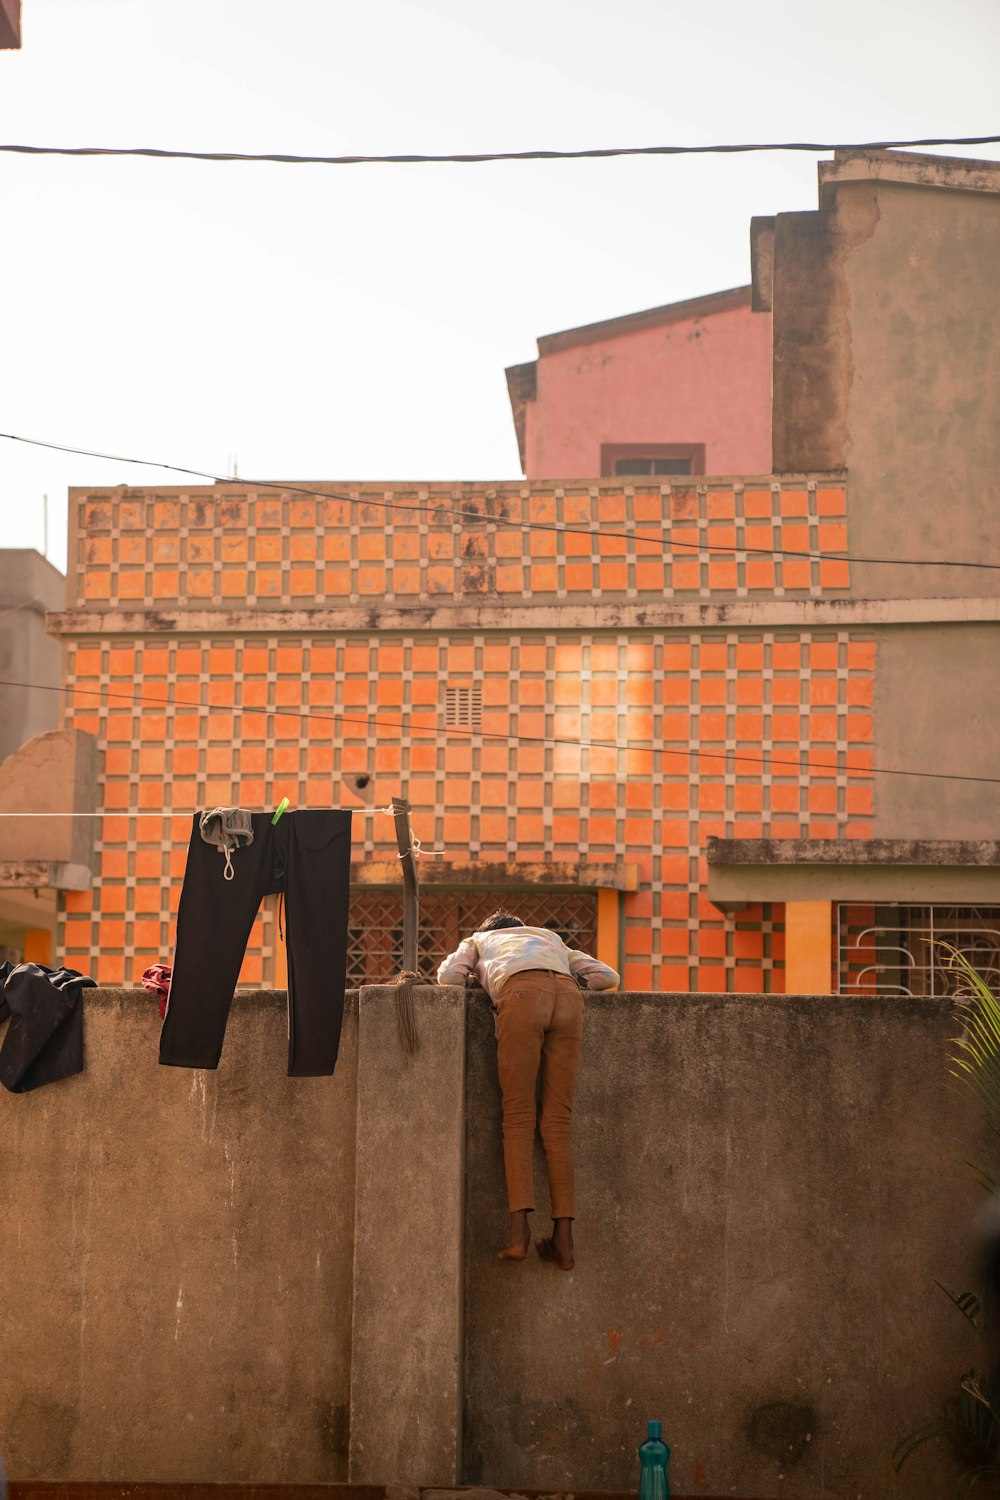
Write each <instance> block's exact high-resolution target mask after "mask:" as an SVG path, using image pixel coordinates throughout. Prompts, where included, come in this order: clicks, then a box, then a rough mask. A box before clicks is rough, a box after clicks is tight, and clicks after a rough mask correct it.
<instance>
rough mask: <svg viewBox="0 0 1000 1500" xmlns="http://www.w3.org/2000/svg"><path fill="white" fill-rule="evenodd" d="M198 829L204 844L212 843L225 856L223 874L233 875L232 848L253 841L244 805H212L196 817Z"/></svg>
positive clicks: (241, 846)
mask: <svg viewBox="0 0 1000 1500" xmlns="http://www.w3.org/2000/svg"><path fill="white" fill-rule="evenodd" d="M198 831H199V833H200V834H201V836H202V838H203V839H204V840H205V843H206V844H212V845H213V846H214V847H215V848H216V849H218V851H219V853H220V854H224V855H225V856H226V868H225V870H224V872H223V873H224V874H225V876H226V879H227V880H231V879H232V875H233V859H232V856H233V850H234V849H241V848H243V847H244V846H245V845H247V844H252V843H253V823H252V822H251V820H250V814H249V813H248V812H247V810H246V808H245V807H213V808H212V810H211V812H203V813H202V815H201V817H200V818H199V819H198Z"/></svg>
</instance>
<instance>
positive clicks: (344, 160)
mask: <svg viewBox="0 0 1000 1500" xmlns="http://www.w3.org/2000/svg"><path fill="white" fill-rule="evenodd" d="M998 142H1000V135H966V136H927V137H925V138H923V139H922V140H911V141H855V142H842V141H767V142H759V143H751V142H740V143H737V144H732V145H711V146H603V147H589V148H584V149H582V150H579V151H543V150H534V151H454V152H441V153H439V154H434V153H431V154H423V153H419V152H393V153H390V154H387V155H383V156H361V155H342V156H307V155H297V154H295V153H292V152H286V151H176V150H171V149H169V148H166V147H162V146H30V145H0V152H7V153H16V154H19V155H22V156H149V157H157V158H160V159H165V160H168V161H213V162H230V161H244V162H272V163H276V164H278V165H280V166H324V167H354V166H368V167H371V166H386V165H396V166H418V165H421V164H431V163H439V164H445V163H448V164H456V165H460V166H461V165H475V164H479V163H482V162H491V161H598V160H603V159H605V158H607V157H617V156H712V155H718V156H724V155H734V154H738V153H745V152H751V151H809V152H818V151H891V150H905V149H907V148H909V147H913V146H992V145H996V144H997V143H998Z"/></svg>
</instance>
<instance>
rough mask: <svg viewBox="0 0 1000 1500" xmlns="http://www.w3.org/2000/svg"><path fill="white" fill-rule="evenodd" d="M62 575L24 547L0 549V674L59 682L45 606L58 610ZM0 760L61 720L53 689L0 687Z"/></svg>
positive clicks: (56, 649) (23, 679)
mask: <svg viewBox="0 0 1000 1500" xmlns="http://www.w3.org/2000/svg"><path fill="white" fill-rule="evenodd" d="M65 595H66V579H65V577H64V576H63V574H62V573H60V572H59V569H58V568H54V567H53V566H52V564H51V563H50V562H48V561H46V559H45V558H44V557H42V556H41V555H40V553H38V552H34V551H32V550H31V549H30V548H27V547H8V548H4V549H2V550H0V678H3V679H4V680H6V681H8V682H10V681H13V682H31V683H41V684H43V685H46V686H48V687H51V688H57V687H58V686H59V646H58V644H57V642H56V641H54V640H53V639H52V638H51V636H48V635H46V633H45V611H46V610H47V609H60V608H61V607H62V605H63V603H64V601H65ZM0 704H2V708H3V711H2V713H0V761H2V760H5V759H6V757H7V756H8V755H13V753H14V751H15V750H17V749H18V748H19V747H20V746H21V745H23V744H24V742H25V740H30V739H32V738H33V737H34V736H35V735H36V734H44V733H45V731H46V730H49V729H55V727H56V725H57V724H58V723H59V722H60V718H61V708H62V702H61V697H60V694H59V693H57V692H37V691H35V692H33V691H31V690H29V689H28V688H19V687H0Z"/></svg>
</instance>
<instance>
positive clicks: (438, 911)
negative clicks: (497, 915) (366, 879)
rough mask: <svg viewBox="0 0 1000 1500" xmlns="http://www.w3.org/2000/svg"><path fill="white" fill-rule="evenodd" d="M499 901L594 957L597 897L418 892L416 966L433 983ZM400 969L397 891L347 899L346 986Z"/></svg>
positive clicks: (548, 893) (356, 893)
mask: <svg viewBox="0 0 1000 1500" xmlns="http://www.w3.org/2000/svg"><path fill="white" fill-rule="evenodd" d="M501 899H502V903H503V904H504V905H505V906H506V907H507V908H508V910H511V911H513V912H514V913H515V914H516V915H517V916H519V917H520V918H521V921H522V922H524V923H526V924H527V925H528V926H529V927H550V928H551V929H552V931H553V932H557V933H558V934H559V936H560V937H561V938H562V940H563V942H564V943H566V944H567V946H568V947H570V948H582V949H583V950H584V952H586V953H593V951H594V948H595V947H596V945H597V897H596V895H595V894H592V893H590V892H580V891H570V892H559V891H511V892H509V893H508V894H506V895H504V896H503V898H500V897H499V896H498V895H497V894H496V893H480V892H465V891H435V890H428V889H427V887H426V886H425V887H424V888H423V889H422V890H421V892H420V932H419V935H418V966H419V969H420V973H421V974H422V975H423V976H424V978H426V979H433V978H434V975H435V972H436V971H437V968H438V965H439V964H440V963H441V962H442V960H443V959H445V958H446V957H447V956H448V954H449V953H453V952H454V950H455V949H456V948H457V947H458V945H459V943H460V942H461V941H462V938H464V937H468V935H469V933H470V932H475V930H476V928H477V926H478V925H479V923H480V922H482V921H485V919H486V918H487V917H488V916H489V915H490V913H491V912H494V911H496V909H497V907H498V906H499V905H500V904H501ZM402 967H403V896H402V892H401V891H388V890H362V891H354V892H352V895H351V909H350V919H349V924H348V945H347V984H348V988H349V989H356V988H357V987H358V986H359V985H362V984H384V983H386V981H388V980H390V979H394V978H395V976H396V975H397V974H398V973H399V971H400V969H401V968H402Z"/></svg>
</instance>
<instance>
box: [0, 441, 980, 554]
mask: <svg viewBox="0 0 1000 1500" xmlns="http://www.w3.org/2000/svg"><path fill="white" fill-rule="evenodd" d="M0 439H4V440H5V441H7V442H11V443H25V444H27V445H28V446H29V447H32V448H47V449H51V450H52V451H53V452H56V453H73V454H76V455H78V456H79V457H81V458H98V459H101V460H102V461H104V462H107V463H117V464H136V465H138V466H139V467H141V468H145V469H168V470H169V471H170V472H171V473H172V474H187V475H190V476H191V477H192V478H194V479H209V480H211V481H212V483H213V484H235V485H239V486H240V488H242V489H248V490H258V489H265V490H279V491H280V492H281V493H282V494H290V495H308V496H310V497H311V498H313V499H319V500H343V501H345V502H346V503H347V504H348V505H370V506H373V507H374V508H375V509H376V510H386V511H401V512H403V513H404V514H406V513H412V514H413V515H430V516H435V517H437V518H438V519H440V517H441V516H442V515H445V516H451V517H453V519H454V520H456V521H462V522H465V523H466V524H468V523H470V522H471V523H474V524H476V525H480V526H482V525H495V526H505V527H507V529H508V530H512V531H548V532H555V533H556V534H557V535H559V536H586V537H591V538H593V537H597V538H598V539H602V538H608V539H611V540H617V541H624V542H630V543H632V544H633V545H635V546H640V545H641V546H648V547H654V548H655V549H656V550H657V551H658V552H670V551H671V550H672V549H674V548H678V547H683V548H685V549H686V550H687V551H689V552H697V553H699V554H701V553H703V552H705V553H712V554H716V553H725V554H726V555H729V554H731V553H734V552H738V553H741V554H745V555H746V556H747V557H797V558H802V559H805V560H807V561H809V562H846V563H872V564H877V565H879V566H882V567H899V568H977V569H980V570H985V571H986V572H994V573H995V572H1000V563H990V562H980V561H978V560H971V559H967V558H933V559H930V558H924V557H916V558H903V557H867V556H863V555H861V554H858V553H851V552H811V551H807V550H803V549H797V548H794V547H751V546H748V545H746V544H745V543H744V544H743V545H742V546H737V545H736V544H735V543H734V544H733V546H731V547H725V546H720V545H719V544H718V543H710V542H700V541H699V542H689V541H685V540H682V539H680V538H677V539H675V538H674V537H673V535H672V533H670V532H667V533H666V534H664V535H661V537H659V538H658V537H647V536H641V535H638V534H637V533H635V532H631V531H610V530H607V529H606V528H604V527H599V528H597V527H593V526H561V525H558V524H556V523H554V522H548V521H512V520H509V519H508V518H507V517H506V516H484V515H481V514H480V513H479V511H475V510H468V509H465V508H464V507H461V506H459V507H454V506H452V507H449V506H444V505H402V504H400V502H399V501H397V500H379V499H377V498H375V497H373V496H370V495H367V494H366V495H364V496H361V495H348V494H345V493H344V492H343V491H340V490H317V489H312V488H310V487H309V486H307V485H301V484H286V483H284V482H282V481H281V480H277V479H245V478H244V479H234V478H233V477H232V475H226V474H215V473H213V472H212V471H211V470H209V469H192V468H188V467H187V466H186V465H183V464H171V463H161V462H160V461H159V460H157V459H153V458H127V457H125V456H124V455H122V454H120V453H101V452H99V451H97V450H95V449H92V448H75V447H72V446H70V445H69V444H68V443H50V442H46V441H45V440H44V439H43V438H29V437H23V436H21V435H20V434H18V433H15V432H0ZM619 477H622V476H619ZM690 477H691V479H692V481H695V480H698V479H702V478H703V477H704V476H702V475H691V476H690Z"/></svg>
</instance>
